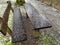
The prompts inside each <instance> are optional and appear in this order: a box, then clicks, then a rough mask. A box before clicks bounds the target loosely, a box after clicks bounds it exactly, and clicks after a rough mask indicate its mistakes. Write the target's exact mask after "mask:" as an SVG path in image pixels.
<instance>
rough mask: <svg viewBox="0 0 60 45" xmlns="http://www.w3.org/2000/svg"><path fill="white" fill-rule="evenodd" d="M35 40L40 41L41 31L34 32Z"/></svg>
mask: <svg viewBox="0 0 60 45" xmlns="http://www.w3.org/2000/svg"><path fill="white" fill-rule="evenodd" d="M34 38H35V39H39V30H34Z"/></svg>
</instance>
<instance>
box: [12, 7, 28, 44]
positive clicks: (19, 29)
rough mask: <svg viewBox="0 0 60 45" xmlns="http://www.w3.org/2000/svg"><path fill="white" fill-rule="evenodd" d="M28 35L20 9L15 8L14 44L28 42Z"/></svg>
mask: <svg viewBox="0 0 60 45" xmlns="http://www.w3.org/2000/svg"><path fill="white" fill-rule="evenodd" d="M26 39H27V37H26V34H25V30H24V27H23V21H22V14H21V12H20V9H19V7H18V6H17V7H15V8H14V18H13V31H12V42H13V43H15V42H21V41H24V40H26Z"/></svg>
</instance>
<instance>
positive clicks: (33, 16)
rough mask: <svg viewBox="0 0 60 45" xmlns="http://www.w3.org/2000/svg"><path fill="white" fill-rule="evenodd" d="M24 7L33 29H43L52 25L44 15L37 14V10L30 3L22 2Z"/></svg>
mask: <svg viewBox="0 0 60 45" xmlns="http://www.w3.org/2000/svg"><path fill="white" fill-rule="evenodd" d="M24 7H25V10H26V12H27V15H28V17H29V19H30V21H31V23H32V25H33V27H34V29H44V28H50V27H52V26H51V24H50V22H49V21H48V20H47V18H46V17H44V15H42V14H39V12H38V11H37V10H36V9H35V8H34V7H33V6H32V5H31V4H28V3H26V4H24Z"/></svg>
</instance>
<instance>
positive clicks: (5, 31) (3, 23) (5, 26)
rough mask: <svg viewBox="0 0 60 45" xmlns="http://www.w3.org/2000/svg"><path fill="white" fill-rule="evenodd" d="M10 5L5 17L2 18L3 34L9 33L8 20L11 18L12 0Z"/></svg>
mask: <svg viewBox="0 0 60 45" xmlns="http://www.w3.org/2000/svg"><path fill="white" fill-rule="evenodd" d="M7 3H8V6H7V8H6V10H5V12H4V15H3V18H2V23H1V33H2V34H3V35H6V33H7V22H8V18H9V13H10V9H11V2H10V1H8V2H7Z"/></svg>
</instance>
